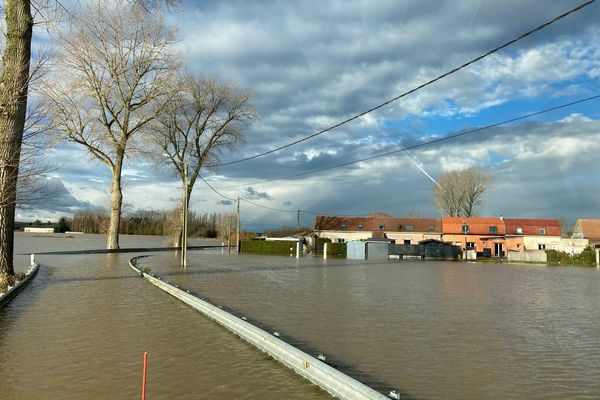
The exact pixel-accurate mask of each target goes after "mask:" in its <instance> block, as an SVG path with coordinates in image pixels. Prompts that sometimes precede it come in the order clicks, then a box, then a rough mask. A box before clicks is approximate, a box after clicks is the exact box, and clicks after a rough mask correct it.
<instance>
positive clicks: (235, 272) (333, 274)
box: [0, 235, 600, 400]
mask: <svg viewBox="0 0 600 400" xmlns="http://www.w3.org/2000/svg"><path fill="white" fill-rule="evenodd" d="M164 240H165V238H159V237H135V236H129V237H124V238H123V242H122V245H123V247H152V246H157V247H158V246H164V245H165V244H166V243H164ZM192 244H200V243H199V242H198V243H192ZM204 244H209V243H208V242H205V243H204ZM17 245H18V248H17V252H23V253H28V252H32V251H37V252H39V251H42V250H70V249H76V248H82V249H91V248H101V247H103V245H104V238H103V237H101V236H94V235H84V236H81V237H74V238H50V237H32V236H31V235H29V236H26V235H19V236H18V237H17ZM152 254H153V255H152V257H149V258H146V259H143V260H141V266H142V267H147V268H150V269H151V270H152V272H154V273H158V274H159V275H161V276H163V277H165V278H167V279H168V280H169V281H172V282H175V283H177V284H179V285H180V286H182V287H183V288H185V289H188V290H191V291H193V292H195V293H197V294H199V295H201V296H203V297H205V298H207V299H208V300H210V301H212V302H213V303H215V304H218V305H222V306H223V307H224V308H225V309H228V310H229V311H231V312H233V313H235V314H237V315H245V316H247V318H248V320H249V321H250V322H253V323H255V324H257V325H258V326H261V327H263V328H265V329H266V330H268V331H273V330H278V331H279V332H280V333H281V339H283V340H286V341H288V342H289V343H291V344H294V345H296V346H298V347H299V348H301V349H303V350H305V351H307V352H309V353H312V354H316V353H325V354H327V356H328V360H329V361H330V362H332V363H334V364H337V366H338V368H339V369H340V370H341V371H343V372H346V373H348V374H349V375H351V376H353V377H355V378H357V379H359V380H360V381H362V382H364V383H366V384H368V385H370V386H372V387H374V388H375V389H377V390H379V391H381V392H385V393H387V392H388V391H389V390H391V389H396V390H398V391H400V392H401V393H402V398H403V399H423V400H426V399H431V400H433V399H505V398H510V399H598V398H600V379H599V377H600V318H599V317H600V270H597V269H595V268H576V267H545V266H534V265H520V266H513V265H506V264H503V265H498V264H465V263H452V262H410V261H404V262H398V261H395V262H394V261H391V262H368V261H366V262H364V261H363V262H361V261H351V260H340V259H329V260H321V259H316V258H312V257H304V258H301V259H299V260H296V259H294V258H288V257H278V256H256V255H239V256H238V255H236V254H232V255H228V254H227V251H225V252H224V254H222V253H221V251H220V250H217V251H215V250H212V251H190V252H189V256H190V261H189V264H190V265H189V266H188V268H187V269H186V270H182V269H181V268H180V267H179V265H178V259H177V257H176V255H175V254H174V253H152ZM134 255H135V254H120V255H104V254H101V255H60V256H59V255H52V256H51V255H39V256H38V257H37V259H38V261H39V262H41V263H42V265H43V268H42V269H41V270H40V272H39V274H38V276H37V277H36V278H35V279H34V280H33V282H32V284H31V285H30V286H29V287H28V288H27V289H25V290H24V291H23V292H22V293H21V294H19V296H17V298H16V299H15V300H13V301H12V302H11V303H10V304H9V305H8V306H7V307H5V308H4V309H2V310H0V393H1V394H2V395H1V398H2V399H38V398H39V399H42V398H44V399H46V398H57V399H58V398H60V399H80V398H83V397H89V398H97V399H121V398H123V399H125V398H128V399H131V398H135V397H137V396H139V392H140V386H141V385H140V380H141V376H140V375H141V360H142V354H143V352H144V351H148V352H149V379H148V390H149V392H148V397H149V398H151V399H174V398H178V399H200V398H201V399H212V398H214V399H219V398H246V399H282V398H286V399H287V398H292V399H294V398H297V399H312V398H315V399H317V398H321V399H323V398H328V397H329V396H328V395H327V394H326V393H324V392H323V391H321V390H319V389H318V388H316V387H315V386H314V385H311V384H310V383H307V382H306V381H304V380H303V379H302V378H300V377H299V376H297V375H295V374H294V373H293V372H292V371H290V370H289V369H287V368H285V367H283V366H281V365H280V364H278V363H277V362H275V361H273V360H271V359H270V358H269V357H267V356H266V355H265V354H264V353H261V352H259V351H258V350H255V349H254V348H253V347H251V346H250V345H248V344H247V343H245V342H243V341H242V340H240V339H239V338H237V337H236V336H234V335H232V334H231V333H229V332H228V331H226V330H225V329H223V328H221V327H219V326H218V325H216V324H215V323H213V322H211V321H209V320H208V319H207V318H205V317H203V316H202V315H201V314H199V313H197V312H196V311H194V310H192V309H191V308H189V307H187V306H185V305H183V304H181V303H179V302H178V301H177V300H175V299H174V298H172V297H170V296H168V295H167V294H165V293H163V292H162V291H160V290H159V289H157V288H155V287H154V286H152V285H151V284H149V283H148V282H146V281H144V280H142V279H140V278H139V277H137V276H135V274H134V273H133V271H132V270H131V269H130V268H129V267H128V265H127V260H128V259H129V258H130V257H132V256H134ZM19 261H20V262H21V263H22V265H23V268H22V269H25V265H26V263H27V262H28V256H20V257H19Z"/></svg>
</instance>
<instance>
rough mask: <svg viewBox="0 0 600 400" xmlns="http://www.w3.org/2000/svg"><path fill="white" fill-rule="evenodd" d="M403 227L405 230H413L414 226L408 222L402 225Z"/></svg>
mask: <svg viewBox="0 0 600 400" xmlns="http://www.w3.org/2000/svg"><path fill="white" fill-rule="evenodd" d="M404 229H406V230H407V231H414V230H415V226H414V225H413V224H408V225H406V226H405V227H404Z"/></svg>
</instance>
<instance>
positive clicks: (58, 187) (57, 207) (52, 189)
mask: <svg viewBox="0 0 600 400" xmlns="http://www.w3.org/2000/svg"><path fill="white" fill-rule="evenodd" d="M33 197H34V198H33V199H32V200H30V201H28V202H27V204H25V205H23V206H22V207H20V208H22V209H41V210H44V211H48V212H55V213H65V214H72V213H73V212H75V211H78V210H82V209H91V208H95V206H93V205H92V204H90V203H89V202H87V201H80V200H79V199H77V198H75V196H73V194H72V193H71V192H70V191H69V189H67V187H66V186H65V184H64V183H63V182H62V181H61V180H60V179H58V178H52V179H48V180H45V181H41V182H39V183H38V190H37V191H36V192H35V193H34V195H33Z"/></svg>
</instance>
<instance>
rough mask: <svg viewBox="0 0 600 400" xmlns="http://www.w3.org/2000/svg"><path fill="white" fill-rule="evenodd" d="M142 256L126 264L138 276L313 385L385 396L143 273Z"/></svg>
mask: <svg viewBox="0 0 600 400" xmlns="http://www.w3.org/2000/svg"><path fill="white" fill-rule="evenodd" d="M144 257H148V256H139V257H133V258H132V259H130V260H129V266H130V267H131V268H132V269H133V270H135V271H136V272H137V273H138V274H140V276H142V277H144V278H146V279H147V280H148V281H150V282H151V283H152V284H153V285H155V286H157V287H158V288H160V289H162V290H163V291H165V292H167V293H168V294H170V295H171V296H173V297H175V298H177V299H179V300H181V301H182V302H184V303H186V304H187V305H189V306H190V307H192V308H194V309H196V310H198V311H200V312H201V313H202V314H204V315H205V316H207V317H208V318H210V319H212V320H214V321H215V322H217V323H218V324H219V325H221V326H223V327H225V328H227V329H228V330H230V331H231V332H233V333H235V334H236V335H238V336H239V337H241V338H242V339H244V340H245V341H247V342H248V343H250V344H252V345H254V346H255V347H257V348H258V349H259V350H262V351H264V352H265V353H267V354H269V355H270V356H271V357H273V358H274V359H276V360H277V361H279V362H281V363H282V364H283V365H285V366H287V367H289V368H291V369H292V370H294V371H295V372H296V373H298V374H300V375H301V376H303V377H304V378H306V379H308V380H309V381H311V382H312V383H314V384H315V385H318V386H320V387H321V388H322V389H324V390H326V391H327V392H329V393H330V394H331V395H333V396H335V397H338V398H340V399H344V400H359V399H360V400H363V399H364V400H367V399H369V400H371V399H381V400H383V399H388V397H386V396H385V395H383V394H381V393H379V392H377V391H376V390H374V389H372V388H370V387H368V386H367V385H365V384H363V383H361V382H359V381H357V380H356V379H354V378H351V377H349V376H348V375H346V374H344V373H342V372H340V371H338V370H336V369H335V368H333V367H331V366H329V365H327V364H326V363H324V362H323V361H320V360H318V359H316V358H315V357H313V356H311V355H309V354H307V353H305V352H303V351H301V350H299V349H297V348H296V347H294V346H292V345H290V344H288V343H286V342H284V341H283V340H281V339H278V338H277V337H275V336H273V335H271V334H270V333H267V332H265V331H264V330H262V329H260V328H258V327H256V326H254V325H252V324H250V323H248V322H246V321H245V320H244V319H242V318H238V317H236V316H235V315H232V314H230V313H228V312H226V311H224V310H222V309H221V308H219V307H216V306H214V305H212V304H210V303H209V302H207V301H204V300H202V299H199V298H197V297H196V296H193V295H191V294H189V293H187V292H185V291H183V290H181V289H179V288H177V287H175V286H173V285H171V284H169V283H166V282H163V281H162V280H161V279H160V278H157V277H155V276H152V275H149V274H147V273H145V272H143V271H142V270H140V269H139V268H138V267H137V260H138V259H139V258H144Z"/></svg>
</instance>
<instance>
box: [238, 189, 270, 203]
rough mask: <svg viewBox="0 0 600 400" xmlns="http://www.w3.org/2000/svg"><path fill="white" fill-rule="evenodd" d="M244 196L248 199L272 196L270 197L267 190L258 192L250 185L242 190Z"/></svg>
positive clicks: (267, 198)
mask: <svg viewBox="0 0 600 400" xmlns="http://www.w3.org/2000/svg"><path fill="white" fill-rule="evenodd" d="M244 195H245V196H244V197H245V198H247V199H249V200H272V199H273V197H271V196H270V195H269V194H268V193H267V192H259V191H258V190H256V189H254V188H253V187H251V186H248V187H247V188H246V190H245V192H244Z"/></svg>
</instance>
